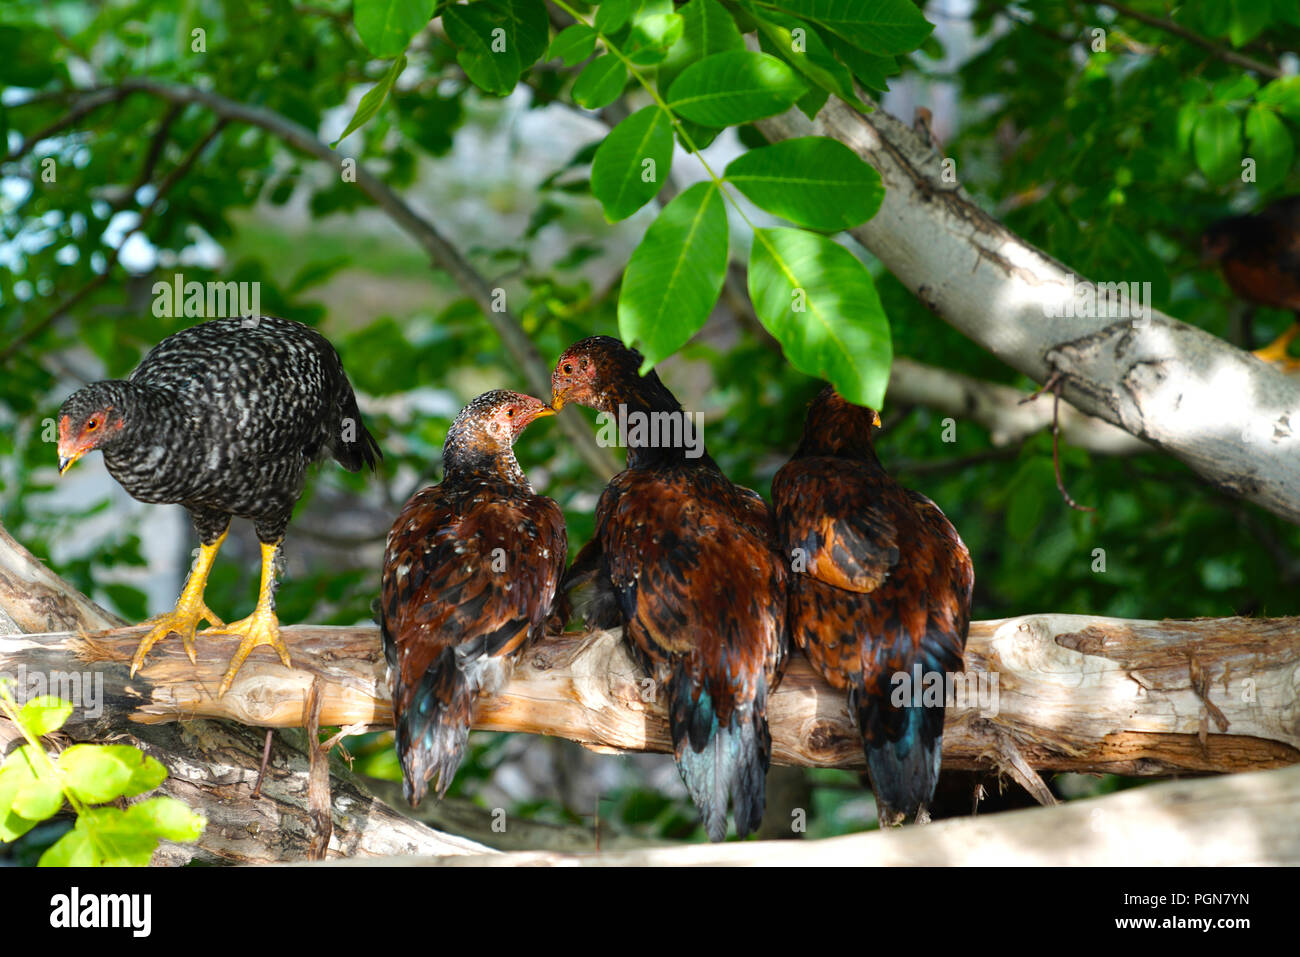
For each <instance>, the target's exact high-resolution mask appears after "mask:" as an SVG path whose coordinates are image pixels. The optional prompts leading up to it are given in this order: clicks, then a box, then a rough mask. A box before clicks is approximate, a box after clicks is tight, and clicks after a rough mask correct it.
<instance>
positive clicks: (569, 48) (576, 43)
mask: <svg viewBox="0 0 1300 957" xmlns="http://www.w3.org/2000/svg"><path fill="white" fill-rule="evenodd" d="M595 49H596V31H595V30H593V29H592V28H591V27H589V26H587V25H586V24H584V23H575V24H574V25H573V26H571V27H566V28H565V29H563V30H561V31H560V33H559V35H558V36H557V37H556V38H555V39H554V40H552V41H551V48H550V50H548V51H547V52H546V59H548V60H554V59H555V58H556V57H559V59H560V60H562V61H563V62H564V65H565V66H577V65H578V64H579V63H581V62H582V61H583V60H585V59H587V57H589V56H591V54H592V52H593V51H594V50H595Z"/></svg>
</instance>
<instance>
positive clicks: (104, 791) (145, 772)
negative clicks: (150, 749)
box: [59, 744, 167, 804]
mask: <svg viewBox="0 0 1300 957" xmlns="http://www.w3.org/2000/svg"><path fill="white" fill-rule="evenodd" d="M59 770H60V771H62V772H63V775H64V780H65V781H66V782H67V784H68V786H69V787H71V788H72V791H73V793H74V794H76V795H77V797H78V798H79V799H80V800H82V801H85V802H86V803H87V804H103V803H104V802H105V801H111V800H113V799H114V798H118V797H133V796H135V795H137V794H143V793H144V792H145V791H151V790H153V789H154V788H156V787H157V786H158V785H159V784H161V783H162V782H163V779H164V778H166V777H167V770H166V769H165V768H164V767H163V766H162V765H161V764H159V763H158V762H157V761H155V760H154V759H153V758H151V757H148V756H147V755H145V754H144V753H143V752H142V751H140V749H139V748H133V747H131V746H130V745H127V744H74V745H73V746H72V747H70V748H68V750H66V751H64V752H63V753H62V754H61V755H59Z"/></svg>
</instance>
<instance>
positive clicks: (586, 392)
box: [551, 339, 603, 411]
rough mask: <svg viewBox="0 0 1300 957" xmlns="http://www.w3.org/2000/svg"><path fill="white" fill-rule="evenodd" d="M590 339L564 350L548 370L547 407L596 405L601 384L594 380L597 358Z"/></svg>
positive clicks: (598, 365)
mask: <svg viewBox="0 0 1300 957" xmlns="http://www.w3.org/2000/svg"><path fill="white" fill-rule="evenodd" d="M595 351H596V350H595V349H593V347H592V341H591V340H587V339H584V340H583V341H582V342H579V343H577V344H576V345H572V346H570V347H569V348H568V349H567V350H565V352H564V355H562V356H560V359H559V361H558V362H556V363H555V371H554V372H553V373H551V406H552V407H553V408H554V409H556V410H557V411H558V410H559V409H562V408H564V406H565V404H566V403H570V404H572V403H576V404H578V405H585V406H589V407H598V405H599V402H600V393H601V391H602V389H603V386H602V385H601V384H600V383H599V382H598V379H599V370H600V365H601V364H600V359H599V356H597V355H595V354H593V353H594V352H595Z"/></svg>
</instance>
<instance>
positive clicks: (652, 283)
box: [618, 182, 728, 374]
mask: <svg viewBox="0 0 1300 957" xmlns="http://www.w3.org/2000/svg"><path fill="white" fill-rule="evenodd" d="M727 258H728V246H727V213H726V208H725V204H724V202H723V199H722V196H721V195H720V194H719V192H718V189H717V187H716V186H714V184H713V183H711V182H708V183H696V184H695V185H694V186H692V187H691V188H690V189H688V190H686V191H685V192H684V193H682V194H681V195H680V196H678V197H677V198H676V199H674V200H673V201H672V202H671V203H669V204H668V205H667V206H665V207H664V208H663V210H662V211H661V212H660V213H659V216H658V218H657V219H655V221H654V222H653V223H651V224H650V228H649V229H648V230H646V234H645V238H643V239H642V240H641V244H640V245H639V246H637V248H636V250H635V251H634V252H633V253H632V258H631V259H630V260H629V261H628V264H627V271H626V272H625V273H624V274H623V285H622V288H621V289H620V291H619V296H618V331H619V335H621V336H622V338H623V341H624V342H625V343H627V344H628V345H635V346H636V348H638V349H640V350H641V352H642V354H643V355H644V356H645V364H644V365H643V366H642V367H641V372H642V374H644V373H645V372H646V371H647V370H648V369H649V368H650V367H652V366H653V365H654V364H655V363H656V362H659V361H660V360H661V359H664V358H666V357H668V356H670V355H672V354H673V353H674V352H676V351H677V350H678V349H680V348H681V347H682V345H683V344H685V342H686V341H687V340H688V339H690V337H691V336H693V335H695V333H696V332H697V331H699V328H700V327H701V326H702V325H704V323H705V321H706V320H707V319H708V318H709V313H710V312H712V311H713V305H714V303H716V302H717V301H718V294H719V293H720V292H721V291H722V283H723V281H724V280H725V279H726V276H727Z"/></svg>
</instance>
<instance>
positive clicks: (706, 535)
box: [551, 336, 788, 841]
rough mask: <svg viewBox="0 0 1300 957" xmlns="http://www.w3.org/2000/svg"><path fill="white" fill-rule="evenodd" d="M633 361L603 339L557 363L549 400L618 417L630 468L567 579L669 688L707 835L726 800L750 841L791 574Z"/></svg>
mask: <svg viewBox="0 0 1300 957" xmlns="http://www.w3.org/2000/svg"><path fill="white" fill-rule="evenodd" d="M641 361H642V360H641V355H640V354H639V353H637V352H635V351H633V350H630V349H627V348H625V347H624V346H623V345H622V343H620V342H619V341H618V340H616V339H611V338H608V337H605V336H598V337H595V338H591V339H584V340H582V341H581V342H579V343H577V344H575V345H574V346H572V347H570V348H569V350H568V351H567V352H565V353H564V355H563V356H561V357H560V360H559V363H558V364H557V365H556V367H555V372H554V375H553V376H552V380H551V388H552V399H551V404H552V405H553V406H554V407H555V408H556V409H559V408H560V407H561V406H562V405H564V404H565V403H578V404H581V405H586V406H589V407H591V408H594V409H598V410H600V411H601V412H602V413H605V414H607V415H610V416H616V417H617V416H621V424H622V426H626V431H623V429H622V428H620V431H621V432H623V441H624V443H625V444H626V445H627V469H626V470H624V471H622V472H620V473H619V474H618V475H616V476H614V478H613V479H611V480H610V483H609V485H608V486H607V487H606V488H605V491H604V493H603V494H602V495H601V497H600V502H599V503H598V504H597V506H596V532H595V536H594V537H593V539H592V542H591V543H589V545H588V546H587V547H585V548H584V549H583V550H582V552H580V553H579V556H578V559H577V560H576V561H575V562H574V567H573V569H571V571H570V574H569V576H567V577H566V584H577V583H580V582H591V587H594V589H595V592H596V595H595V597H594V601H592V602H591V603H590V604H591V607H592V614H591V615H590V616H589V619H588V620H589V621H591V620H592V619H593V618H594V619H595V620H601V619H602V618H608V617H609V616H611V615H612V616H614V617H615V619H616V620H617V621H619V622H621V623H622V625H623V633H624V636H625V637H626V639H627V641H628V644H629V645H630V647H631V649H632V652H633V654H634V656H635V657H636V658H637V659H638V660H639V661H640V663H641V665H642V666H643V667H644V668H645V670H646V672H647V673H648V674H649V675H650V676H651V677H652V678H653V679H654V681H655V683H656V685H657V687H658V688H659V689H662V691H663V692H664V694H665V697H666V699H667V704H668V713H669V726H670V730H671V733H672V740H673V754H674V756H675V758H676V760H677V767H678V770H679V771H680V772H681V775H682V779H683V780H684V781H685V783H686V788H687V790H688V791H689V792H690V795H691V799H692V800H693V801H694V802H695V805H696V807H697V808H699V810H700V813H701V815H702V817H703V819H704V824H705V828H706V829H707V831H708V834H709V839H710V840H713V841H720V840H722V839H723V838H724V837H725V836H726V833H727V804H728V799H729V798H730V801H731V804H732V809H733V813H734V816H735V821H736V832H737V834H739V835H740V836H741V837H744V836H745V835H746V834H748V833H750V832H751V831H754V830H756V829H757V828H758V825H759V824H760V823H761V821H762V819H763V809H764V785H765V781H766V775H767V769H768V766H769V764H770V763H771V753H772V739H771V736H770V735H769V733H768V727H767V696H768V694H769V693H770V692H771V691H772V690H773V689H775V687H776V685H777V682H778V681H779V680H780V675H781V669H782V667H783V665H784V662H785V656H786V647H787V634H788V633H787V629H786V620H785V618H786V616H785V585H786V570H785V565H784V563H783V562H782V561H781V557H780V555H779V554H778V553H777V551H776V538H775V529H774V527H773V525H772V518H771V512H770V511H769V509H768V507H767V504H766V503H765V502H764V501H763V500H762V499H761V498H760V497H759V496H758V495H757V494H756V493H754V492H752V491H750V490H749V489H746V488H741V487H740V486H738V485H735V484H733V483H732V482H730V481H728V479H727V477H726V476H725V475H723V474H722V472H721V470H720V469H719V468H718V466H717V465H716V464H715V463H714V461H713V459H712V458H710V457H709V455H708V453H707V452H706V451H705V450H704V447H703V443H702V442H700V441H698V439H699V435H698V432H693V431H691V429H693V428H694V425H693V423H691V420H689V419H688V418H687V417H686V415H685V413H684V412H683V410H682V407H681V405H680V404H678V402H677V400H676V399H675V398H674V397H673V395H672V393H671V392H669V391H668V389H667V388H665V387H664V384H663V383H662V382H660V381H659V376H658V375H656V374H655V373H654V372H649V373H647V374H646V375H645V376H641V375H639V374H638V369H639V368H640V366H641ZM688 423H691V424H689V425H688ZM674 428H676V430H677V431H675V432H673V431H672V429H674ZM665 430H668V431H667V432H665Z"/></svg>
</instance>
